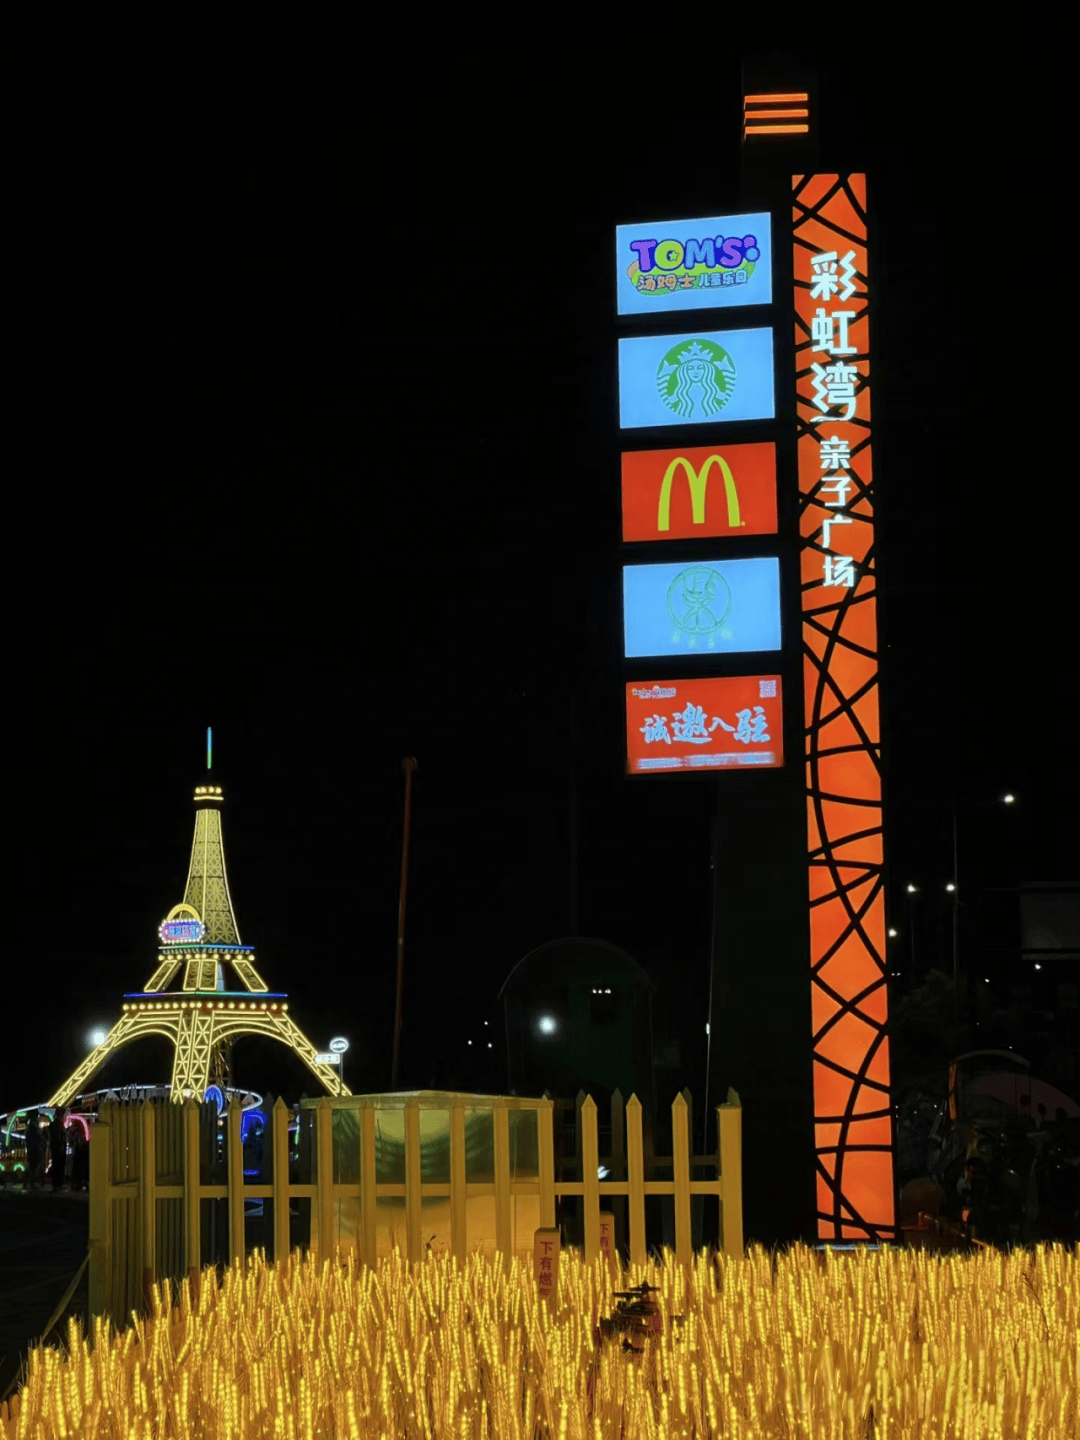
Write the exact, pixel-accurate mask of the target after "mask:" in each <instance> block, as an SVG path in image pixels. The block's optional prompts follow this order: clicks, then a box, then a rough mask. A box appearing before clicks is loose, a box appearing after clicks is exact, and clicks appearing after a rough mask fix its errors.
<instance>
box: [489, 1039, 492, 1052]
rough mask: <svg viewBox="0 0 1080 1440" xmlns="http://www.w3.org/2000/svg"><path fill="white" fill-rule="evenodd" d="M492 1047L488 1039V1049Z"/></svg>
mask: <svg viewBox="0 0 1080 1440" xmlns="http://www.w3.org/2000/svg"><path fill="white" fill-rule="evenodd" d="M492 1048H493V1047H492V1044H491V1041H490V1040H489V1041H488V1049H489V1050H491V1049H492Z"/></svg>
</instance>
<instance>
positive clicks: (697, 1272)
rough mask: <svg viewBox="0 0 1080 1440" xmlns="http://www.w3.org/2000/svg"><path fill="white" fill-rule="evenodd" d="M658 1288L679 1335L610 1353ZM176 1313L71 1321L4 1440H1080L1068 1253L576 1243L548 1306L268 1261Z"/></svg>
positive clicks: (405, 1278)
mask: <svg viewBox="0 0 1080 1440" xmlns="http://www.w3.org/2000/svg"><path fill="white" fill-rule="evenodd" d="M645 1279H647V1280H648V1282H649V1283H650V1284H652V1285H657V1286H659V1288H660V1295H659V1297H658V1298H659V1300H660V1301H661V1306H662V1310H663V1314H664V1317H665V1324H664V1328H663V1330H662V1331H661V1332H660V1333H658V1334H657V1335H656V1336H655V1337H654V1338H653V1339H652V1340H650V1341H649V1342H648V1344H647V1347H646V1351H645V1354H644V1355H642V1356H641V1357H640V1359H635V1358H632V1357H630V1356H628V1355H627V1354H626V1353H625V1352H623V1351H622V1350H621V1349H620V1348H619V1347H618V1345H617V1344H615V1343H612V1344H605V1345H604V1347H603V1349H601V1350H597V1347H596V1345H595V1342H594V1326H595V1322H596V1319H597V1317H598V1316H599V1315H601V1314H604V1315H606V1314H608V1313H610V1311H611V1309H612V1308H613V1301H612V1291H613V1290H614V1289H620V1288H625V1286H626V1285H627V1284H637V1283H639V1282H640V1281H641V1280H645ZM176 1298H177V1299H178V1303H177V1304H176V1305H173V1304H172V1300H171V1297H170V1295H169V1291H168V1287H167V1286H159V1287H158V1290H157V1291H156V1293H155V1295H154V1302H153V1307H152V1311H151V1314H150V1315H149V1316H148V1317H146V1318H145V1319H138V1320H135V1321H134V1323H133V1324H132V1325H131V1326H130V1327H129V1328H128V1329H127V1330H125V1331H124V1333H123V1334H121V1335H113V1334H110V1333H109V1331H108V1327H107V1326H106V1325H104V1324H103V1323H102V1322H100V1321H96V1322H95V1324H94V1327H93V1334H92V1336H91V1340H90V1343H87V1342H86V1341H85V1340H84V1339H83V1337H82V1336H81V1335H80V1333H79V1331H78V1328H77V1326H75V1325H74V1323H73V1324H72V1325H71V1327H70V1330H69V1339H68V1347H67V1354H66V1355H64V1354H63V1353H62V1352H61V1351H59V1350H56V1349H49V1350H39V1351H36V1352H34V1353H33V1355H32V1356H31V1360H30V1368H29V1376H28V1378H27V1383H26V1384H25V1386H24V1387H23V1389H22V1390H21V1391H20V1392H19V1394H18V1396H17V1397H16V1398H15V1399H14V1400H13V1401H12V1402H11V1404H10V1405H9V1406H2V1407H0V1435H2V1436H3V1437H4V1440H8V1437H17V1440H31V1437H32V1440H54V1437H56V1440H59V1437H80V1440H105V1437H108V1440H173V1437H175V1440H181V1437H183V1440H202V1437H211V1436H213V1437H217V1436H226V1435H227V1436H229V1437H236V1440H255V1437H258V1440H270V1437H278V1436H285V1437H289V1440H314V1437H317V1436H322V1437H331V1436H333V1437H339V1436H340V1437H348V1440H368V1437H371V1440H383V1437H385V1440H398V1437H402V1440H441V1437H447V1440H449V1437H454V1440H457V1437H459V1436H469V1437H475V1436H483V1437H491V1440H534V1437H540V1436H542V1437H546V1440H547V1437H550V1440H556V1437H566V1440H573V1437H582V1440H594V1437H599V1440H609V1437H610V1440H614V1437H619V1440H659V1437H664V1440H667V1437H676V1436H680V1437H698V1436H700V1437H706V1436H709V1437H714V1436H715V1437H719V1436H723V1437H725V1440H728V1437H736V1440H739V1437H741V1440H770V1437H774V1436H776V1437H778V1436H784V1437H785V1440H841V1437H843V1440H853V1437H856V1436H858V1437H862V1436H867V1435H873V1436H874V1437H875V1440H884V1437H888V1440H916V1437H920V1440H922V1437H929V1436H933V1437H941V1440H944V1437H948V1440H1014V1437H1026V1440H1075V1437H1076V1436H1077V1435H1078V1434H1080V1410H1078V1399H1077V1393H1078V1385H1077V1382H1078V1379H1080V1265H1078V1262H1077V1258H1076V1256H1075V1255H1072V1254H1070V1253H1069V1252H1067V1251H1065V1250H1064V1249H1063V1248H1062V1247H1061V1246H1052V1247H1047V1248H1040V1249H1038V1250H1036V1251H1034V1252H1032V1253H1028V1252H1015V1253H1013V1254H1011V1255H1003V1254H999V1253H997V1252H994V1251H989V1250H988V1251H982V1252H980V1253H979V1254H977V1255H975V1256H972V1257H959V1256H950V1257H947V1258H941V1257H936V1256H932V1255H930V1254H928V1253H927V1252H925V1251H896V1250H892V1251H890V1250H883V1251H879V1252H866V1251H862V1252H859V1253H857V1254H855V1255H842V1256H838V1255H836V1254H834V1253H831V1252H829V1253H826V1254H825V1255H820V1254H818V1253H817V1252H815V1251H812V1250H808V1249H806V1248H804V1247H801V1246H796V1247H794V1248H793V1249H792V1250H790V1251H788V1252H787V1253H786V1254H785V1255H782V1256H780V1257H778V1258H777V1259H776V1260H775V1261H774V1260H773V1257H771V1256H770V1255H769V1254H768V1253H766V1252H764V1251H762V1250H761V1249H754V1250H751V1251H750V1253H749V1254H748V1255H747V1257H746V1259H745V1260H725V1259H721V1260H720V1261H719V1262H716V1261H713V1260H710V1259H708V1258H707V1257H705V1256H700V1257H699V1258H698V1259H697V1261H696V1263H695V1268H694V1270H693V1272H692V1274H689V1275H687V1274H686V1273H685V1272H684V1271H683V1270H681V1269H680V1267H679V1266H678V1265H677V1264H676V1262H675V1261H674V1258H673V1257H672V1256H671V1255H670V1254H668V1255H666V1256H665V1258H664V1260H663V1261H662V1262H660V1263H653V1262H650V1264H649V1265H648V1266H647V1267H641V1268H632V1269H631V1270H630V1271H629V1272H623V1273H622V1274H620V1275H619V1276H618V1277H613V1276H612V1275H611V1274H610V1273H609V1272H608V1270H607V1269H606V1268H605V1266H604V1263H603V1262H602V1261H598V1262H597V1263H596V1264H595V1265H593V1266H591V1267H590V1266H586V1265H585V1264H584V1262H583V1261H582V1260H581V1258H580V1256H579V1255H577V1254H576V1253H573V1252H570V1253H566V1254H564V1256H563V1259H562V1262H561V1268H560V1273H559V1293H558V1301H557V1304H556V1305H555V1307H553V1308H552V1309H549V1308H548V1306H547V1303H546V1302H540V1301H538V1299H537V1292H536V1285H535V1283H534V1280H533V1277H532V1273H531V1269H530V1268H529V1267H528V1266H527V1265H523V1264H521V1263H519V1262H518V1261H513V1262H511V1263H507V1262H506V1261H505V1260H502V1259H499V1258H496V1259H494V1260H492V1259H490V1258H487V1257H484V1256H481V1255H478V1254H473V1255H470V1256H469V1258H468V1259H467V1261H466V1262H465V1264H464V1265H463V1266H462V1265H459V1264H458V1263H457V1262H455V1261H454V1260H453V1259H452V1258H448V1257H446V1256H442V1257H433V1258H431V1259H429V1260H426V1261H425V1262H424V1263H423V1264H421V1265H418V1266H416V1267H414V1268H412V1269H410V1267H409V1266H408V1264H407V1263H406V1262H405V1260H404V1259H403V1258H402V1257H401V1255H400V1254H398V1253H395V1254H394V1255H392V1256H390V1257H387V1258H384V1259H382V1260H380V1262H379V1264H378V1266H377V1268H375V1269H365V1268H363V1267H360V1266H357V1264H356V1262H355V1258H354V1257H353V1256H352V1255H345V1256H343V1257H342V1258H341V1260H340V1262H337V1261H335V1263H333V1264H330V1263H327V1262H326V1261H322V1262H319V1261H318V1260H317V1259H315V1258H312V1259H309V1260H302V1259H300V1258H299V1257H298V1256H293V1257H292V1258H291V1259H290V1260H289V1261H288V1262H287V1263H286V1264H285V1265H283V1266H281V1267H276V1266H271V1265H268V1264H266V1262H265V1261H264V1260H263V1258H262V1257H261V1256H256V1257H255V1258H253V1259H252V1260H251V1261H250V1262H249V1264H248V1266H247V1268H246V1269H243V1270H241V1269H240V1268H239V1267H234V1268H233V1269H231V1270H230V1271H228V1273H227V1274H226V1276H225V1278H224V1281H223V1282H222V1284H221V1285H220V1286H219V1285H218V1284H217V1283H216V1281H215V1279H214V1276H213V1273H212V1272H207V1274H206V1275H205V1276H204V1277H203V1280H202V1283H201V1285H200V1287H199V1293H198V1296H197V1298H195V1299H193V1296H192V1291H191V1288H190V1287H189V1285H188V1283H187V1282H186V1281H185V1282H184V1284H183V1285H182V1286H181V1287H179V1292H178V1295H177V1297H176ZM677 1315H681V1316H683V1319H682V1321H681V1322H675V1321H674V1320H673V1317H674V1316H677ZM871 1415H872V1417H873V1419H872V1421H871V1418H870V1417H871Z"/></svg>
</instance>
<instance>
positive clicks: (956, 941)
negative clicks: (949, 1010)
mask: <svg viewBox="0 0 1080 1440" xmlns="http://www.w3.org/2000/svg"><path fill="white" fill-rule="evenodd" d="M958 872H959V863H958V848H957V843H956V791H955V790H954V791H953V797H952V880H953V887H954V888H953V912H952V914H953V920H952V970H953V995H954V997H955V1005H956V1008H957V1013H959V1008H960V876H959V873H958Z"/></svg>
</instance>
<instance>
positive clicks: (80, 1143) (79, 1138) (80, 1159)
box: [71, 1121, 90, 1190]
mask: <svg viewBox="0 0 1080 1440" xmlns="http://www.w3.org/2000/svg"><path fill="white" fill-rule="evenodd" d="M89 1183H90V1142H89V1141H88V1140H87V1138H86V1135H85V1134H84V1132H83V1127H82V1125H81V1124H79V1123H78V1121H76V1123H75V1126H74V1128H73V1130H72V1135H71V1188H72V1190H87V1189H89Z"/></svg>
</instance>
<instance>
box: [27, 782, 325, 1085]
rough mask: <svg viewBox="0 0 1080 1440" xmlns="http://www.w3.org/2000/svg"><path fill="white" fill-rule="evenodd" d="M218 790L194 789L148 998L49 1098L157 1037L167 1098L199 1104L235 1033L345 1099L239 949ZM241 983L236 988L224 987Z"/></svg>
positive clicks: (284, 1003)
mask: <svg viewBox="0 0 1080 1440" xmlns="http://www.w3.org/2000/svg"><path fill="white" fill-rule="evenodd" d="M223 803H224V797H223V796H222V793H221V787H220V786H219V785H199V786H197V787H196V790H195V836H194V839H193V841H192V845H191V864H190V866H189V868H188V878H187V886H186V888H185V890H184V899H183V901H182V902H181V904H179V905H176V906H174V907H173V909H172V910H171V911H170V912H169V914H168V915H167V916H166V918H165V919H164V920H163V921H162V922H161V926H160V927H159V930H158V935H159V937H160V941H161V943H160V945H159V947H158V964H157V968H156V969H155V970H154V973H153V975H151V977H150V979H149V980H148V982H147V984H146V988H145V990H141V991H138V992H137V993H135V994H131V995H125V996H124V1003H123V1006H122V1013H121V1015H120V1018H119V1020H118V1021H117V1022H116V1024H115V1025H114V1026H113V1027H112V1029H111V1030H110V1031H109V1033H108V1035H106V1037H105V1039H104V1040H103V1041H102V1042H101V1044H100V1045H97V1046H95V1047H94V1049H93V1050H91V1052H90V1054H89V1055H88V1056H87V1057H86V1059H85V1060H84V1061H83V1063H82V1064H81V1065H80V1066H79V1068H78V1069H77V1070H76V1071H75V1072H74V1074H72V1075H70V1076H69V1077H68V1078H67V1080H65V1081H64V1083H63V1085H61V1086H60V1088H59V1089H58V1090H57V1091H56V1093H55V1094H54V1095H53V1096H52V1097H51V1099H50V1100H49V1102H48V1103H49V1105H50V1106H52V1107H57V1108H61V1109H62V1108H63V1107H65V1106H67V1105H69V1104H70V1103H71V1101H72V1100H73V1099H74V1098H75V1096H76V1095H78V1094H79V1093H80V1092H81V1091H82V1089H83V1087H84V1086H85V1085H86V1084H87V1082H88V1081H89V1080H90V1079H91V1077H92V1076H93V1075H95V1074H96V1073H97V1071H98V1070H100V1068H101V1067H102V1065H104V1064H105V1062H106V1060H108V1059H109V1058H110V1057H111V1056H112V1055H113V1054H114V1053H115V1052H116V1051H117V1050H118V1049H119V1048H120V1046H121V1045H126V1044H127V1043H128V1042H129V1041H131V1040H140V1039H142V1038H143V1037H144V1036H146V1035H164V1036H166V1038H167V1039H169V1040H170V1041H171V1042H172V1045H173V1069H172V1085H171V1088H170V1092H169V1098H170V1100H172V1101H175V1102H176V1103H178V1104H180V1103H182V1102H183V1101H184V1100H186V1099H188V1098H189V1097H192V1098H194V1099H195V1100H200V1101H201V1100H202V1099H203V1098H204V1097H205V1095H206V1091H207V1088H208V1087H209V1086H210V1084H211V1082H213V1083H214V1084H216V1085H217V1086H218V1087H219V1088H221V1089H222V1090H224V1089H225V1088H226V1085H227V1081H228V1077H229V1072H230V1070H231V1068H232V1067H231V1051H232V1043H233V1041H234V1040H235V1039H236V1037H237V1036H238V1035H270V1036H272V1037H273V1038H274V1039H275V1040H280V1041H281V1043H282V1044H283V1045H287V1046H288V1047H289V1049H290V1050H292V1051H293V1053H294V1054H296V1055H298V1056H299V1057H300V1059H301V1060H303V1061H304V1063H305V1064H306V1065H307V1066H308V1068H309V1069H310V1070H311V1071H312V1073H313V1074H314V1075H315V1076H316V1077H317V1078H318V1079H319V1081H320V1082H321V1083H322V1084H323V1085H324V1086H325V1088H326V1089H327V1090H328V1091H329V1093H330V1094H331V1095H348V1094H350V1093H351V1092H350V1091H349V1089H348V1088H347V1086H346V1085H345V1084H344V1083H343V1082H342V1080H341V1078H340V1075H339V1073H338V1072H337V1071H336V1070H335V1069H334V1068H333V1066H331V1065H328V1064H326V1063H325V1061H324V1060H323V1059H322V1058H321V1057H320V1056H319V1054H318V1052H317V1051H316V1049H315V1047H314V1046H313V1045H312V1044H311V1042H310V1041H309V1040H308V1038H307V1036H306V1035H304V1033H303V1032H302V1031H301V1030H300V1028H299V1026H298V1025H297V1024H296V1022H295V1021H294V1020H293V1019H292V1018H291V1017H290V1015H289V1013H288V1012H289V1006H288V996H287V995H285V994H277V993H271V992H270V991H269V990H268V989H267V987H266V983H265V982H264V981H263V979H262V977H261V976H260V974H259V972H258V970H257V969H256V968H255V949H254V947H253V946H251V945H241V943H240V934H239V932H238V930H237V928H236V916H235V915H234V914H233V907H232V897H231V895H230V894H229V882H228V878H227V876H226V874H225V849H224V845H223V843H222V837H221V809H222V805H223ZM228 982H232V983H233V984H235V983H236V982H239V984H240V986H241V987H242V988H241V989H229V988H227V983H228Z"/></svg>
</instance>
